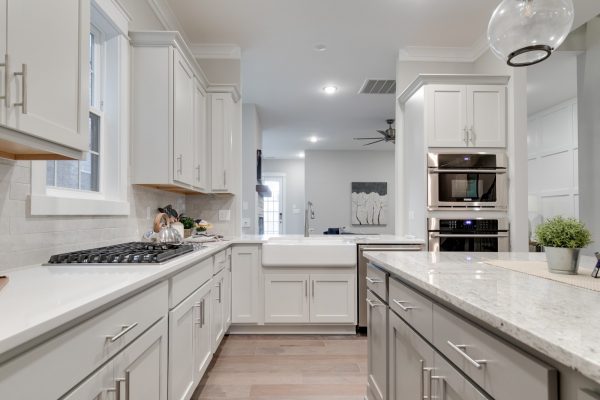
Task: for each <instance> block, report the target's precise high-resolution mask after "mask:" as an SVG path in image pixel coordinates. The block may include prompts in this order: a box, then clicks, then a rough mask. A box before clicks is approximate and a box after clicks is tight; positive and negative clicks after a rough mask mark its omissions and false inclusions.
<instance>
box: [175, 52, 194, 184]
mask: <svg viewBox="0 0 600 400" xmlns="http://www.w3.org/2000/svg"><path fill="white" fill-rule="evenodd" d="M173 61H174V73H173V80H174V84H173V179H174V180H176V181H178V182H181V183H185V184H188V185H193V184H194V171H195V169H194V153H195V151H194V140H193V131H194V85H193V82H194V75H193V74H192V70H191V68H190V67H189V65H188V64H187V62H186V61H185V59H184V58H183V57H182V56H181V54H179V51H177V50H175V51H174V60H173Z"/></svg>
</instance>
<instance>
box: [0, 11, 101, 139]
mask: <svg viewBox="0 0 600 400" xmlns="http://www.w3.org/2000/svg"><path fill="white" fill-rule="evenodd" d="M3 1H4V0H3ZM89 26H90V2H89V1H87V0H56V1H39V0H11V1H9V2H8V8H7V24H6V43H7V45H6V53H7V54H8V59H9V81H10V83H9V90H10V100H9V101H10V108H9V109H8V117H7V120H8V125H9V126H11V127H13V128H15V129H18V130H21V131H23V132H26V133H28V134H31V135H34V136H38V137H42V138H44V139H46V140H49V141H53V142H57V143H60V144H63V145H66V146H69V147H73V148H77V149H81V150H87V149H88V147H89V133H88V130H89V129H88V82H89V71H88V68H89V66H88V44H89V39H88V35H89V31H90V30H89ZM33 28H35V29H33ZM2 56H4V54H2Z"/></svg>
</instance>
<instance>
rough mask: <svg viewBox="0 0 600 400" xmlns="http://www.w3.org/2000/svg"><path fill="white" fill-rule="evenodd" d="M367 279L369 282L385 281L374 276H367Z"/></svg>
mask: <svg viewBox="0 0 600 400" xmlns="http://www.w3.org/2000/svg"><path fill="white" fill-rule="evenodd" d="M365 279H366V280H367V282H369V283H383V281H382V280H380V279H373V278H371V277H370V276H367V277H366V278H365Z"/></svg>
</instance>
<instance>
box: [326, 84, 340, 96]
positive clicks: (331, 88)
mask: <svg viewBox="0 0 600 400" xmlns="http://www.w3.org/2000/svg"><path fill="white" fill-rule="evenodd" d="M323 91H324V92H325V93H327V94H334V93H335V92H337V91H338V88H337V86H333V85H327V86H325V87H324V88H323Z"/></svg>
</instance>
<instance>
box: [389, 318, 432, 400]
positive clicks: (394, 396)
mask: <svg viewBox="0 0 600 400" xmlns="http://www.w3.org/2000/svg"><path fill="white" fill-rule="evenodd" d="M388 315H389V325H390V328H389V338H388V339H389V346H390V347H389V363H388V382H389V386H388V390H389V391H388V399H389V400H405V399H425V398H427V399H431V394H430V393H428V390H427V388H428V385H427V384H426V379H429V374H430V373H431V369H432V368H433V348H432V347H431V346H430V345H429V344H427V343H426V342H425V341H424V340H423V339H421V337H420V336H419V335H417V334H416V333H415V332H414V331H413V330H412V328H410V327H409V326H408V325H407V324H406V323H405V322H404V321H402V319H400V317H398V316H397V315H396V314H395V313H394V312H393V311H389V313H388ZM425 396H427V397H425Z"/></svg>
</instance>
